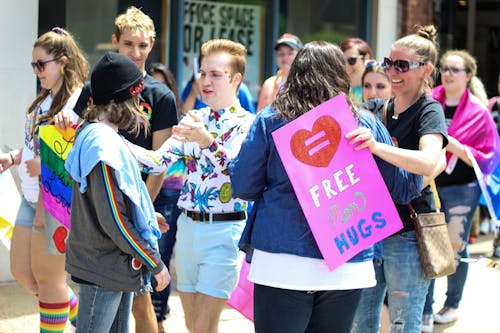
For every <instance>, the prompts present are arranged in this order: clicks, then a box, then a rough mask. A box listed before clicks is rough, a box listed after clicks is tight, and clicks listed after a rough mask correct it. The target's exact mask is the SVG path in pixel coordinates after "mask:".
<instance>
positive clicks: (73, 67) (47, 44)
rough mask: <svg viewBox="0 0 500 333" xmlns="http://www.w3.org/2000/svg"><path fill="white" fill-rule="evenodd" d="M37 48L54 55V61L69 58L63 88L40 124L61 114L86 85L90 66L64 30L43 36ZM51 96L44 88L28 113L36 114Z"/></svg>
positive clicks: (38, 40)
mask: <svg viewBox="0 0 500 333" xmlns="http://www.w3.org/2000/svg"><path fill="white" fill-rule="evenodd" d="M37 47H39V48H42V49H44V50H45V52H47V54H50V55H52V56H53V57H54V59H58V60H59V59H60V58H62V57H63V56H64V57H66V58H67V62H66V64H65V65H64V70H62V71H63V73H64V74H62V75H63V84H62V87H61V89H60V90H59V91H58V92H57V93H56V94H55V95H54V96H52V97H53V99H52V104H51V105H50V109H49V111H48V112H47V113H46V114H45V115H44V116H43V117H42V119H41V120H40V122H45V121H48V120H50V119H51V118H52V117H53V116H55V115H56V114H57V113H59V112H60V111H61V110H62V108H63V107H64V106H65V105H66V103H67V102H68V99H69V98H70V97H71V95H72V94H73V92H74V91H75V90H76V89H77V88H80V87H82V86H83V85H84V84H85V81H86V80H87V76H88V74H89V65H88V63H87V60H86V59H85V57H84V55H83V53H82V51H81V50H80V48H79V47H78V45H77V43H76V41H75V40H74V38H73V36H71V34H70V33H69V32H68V31H66V30H64V29H62V28H54V29H52V30H51V31H49V32H46V33H44V34H43V35H41V36H40V37H39V38H38V39H37V40H36V41H35V43H34V44H33V48H37ZM49 94H50V90H48V89H44V88H42V90H41V91H40V93H39V94H38V96H37V97H36V98H35V100H34V101H33V103H31V105H30V107H29V108H28V110H27V112H28V113H30V112H34V109H35V107H36V105H38V104H39V103H40V102H41V101H42V100H44V99H45V98H46V97H47V96H48V95H49Z"/></svg>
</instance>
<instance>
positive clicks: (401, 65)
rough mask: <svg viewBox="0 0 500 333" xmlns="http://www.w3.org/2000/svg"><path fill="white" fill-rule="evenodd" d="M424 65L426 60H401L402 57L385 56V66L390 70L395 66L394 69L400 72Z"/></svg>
mask: <svg viewBox="0 0 500 333" xmlns="http://www.w3.org/2000/svg"><path fill="white" fill-rule="evenodd" d="M424 65H425V62H420V61H412V60H401V59H398V60H391V59H389V58H384V67H385V69H386V70H389V69H391V68H392V67H393V66H394V69H395V70H397V71H398V72H400V73H406V72H408V71H409V70H411V69H415V68H418V67H422V66H424Z"/></svg>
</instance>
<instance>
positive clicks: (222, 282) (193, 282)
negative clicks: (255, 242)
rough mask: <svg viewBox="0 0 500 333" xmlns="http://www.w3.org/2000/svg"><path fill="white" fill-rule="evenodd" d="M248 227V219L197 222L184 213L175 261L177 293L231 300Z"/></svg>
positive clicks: (178, 222) (178, 226)
mask: <svg viewBox="0 0 500 333" xmlns="http://www.w3.org/2000/svg"><path fill="white" fill-rule="evenodd" d="M244 226H245V220H237V221H224V222H212V223H207V222H196V221H193V220H192V219H191V218H190V217H187V216H186V214H185V213H182V214H181V215H180V216H179V219H178V220H177V242H176V244H175V259H174V265H175V270H176V273H177V290H179V291H182V292H188V293H195V292H199V293H202V294H205V295H209V296H212V297H216V298H222V299H228V298H229V296H230V295H231V292H232V291H233V289H234V288H235V287H236V283H237V281H238V274H239V271H240V267H241V260H240V259H239V249H238V241H239V240H240V237H241V233H242V232H243V228H244Z"/></svg>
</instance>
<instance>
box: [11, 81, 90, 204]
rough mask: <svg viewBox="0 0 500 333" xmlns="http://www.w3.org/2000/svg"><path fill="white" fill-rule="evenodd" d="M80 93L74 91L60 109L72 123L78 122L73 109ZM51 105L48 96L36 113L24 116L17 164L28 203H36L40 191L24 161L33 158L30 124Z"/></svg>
mask: <svg viewBox="0 0 500 333" xmlns="http://www.w3.org/2000/svg"><path fill="white" fill-rule="evenodd" d="M81 91H82V90H81V89H76V90H75V91H74V92H73V94H72V95H71V97H70V98H69V99H68V102H67V103H66V105H65V106H64V107H63V108H62V110H65V111H70V112H71V114H72V116H73V122H74V123H76V122H77V121H78V115H77V114H76V113H75V112H74V111H73V108H74V107H75V104H76V101H77V100H78V97H79V96H80V92H81ZM51 104H52V96H51V95H50V94H49V95H48V96H47V97H46V98H45V99H44V100H43V101H41V102H40V104H39V105H40V107H38V106H36V107H35V110H36V112H30V113H29V114H28V115H26V123H25V127H24V146H23V154H22V157H21V164H19V177H20V178H21V189H22V191H23V196H24V198H25V199H26V200H27V201H29V202H37V200H38V191H39V189H40V185H39V183H38V177H31V176H30V175H29V174H28V170H27V168H26V161H29V160H32V159H33V158H34V156H35V149H34V145H33V139H32V138H31V135H32V133H31V131H32V126H33V125H32V123H33V122H34V121H38V120H39V119H40V117H41V116H43V115H44V114H46V113H47V112H48V111H49V109H50V105H51Z"/></svg>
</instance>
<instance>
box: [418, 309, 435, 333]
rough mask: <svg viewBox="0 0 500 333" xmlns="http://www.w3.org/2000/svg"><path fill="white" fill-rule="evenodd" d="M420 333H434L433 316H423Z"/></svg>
mask: <svg viewBox="0 0 500 333" xmlns="http://www.w3.org/2000/svg"><path fill="white" fill-rule="evenodd" d="M420 332H422V333H432V332H434V317H433V316H432V314H425V313H424V314H423V315H422V325H421V326H420Z"/></svg>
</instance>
